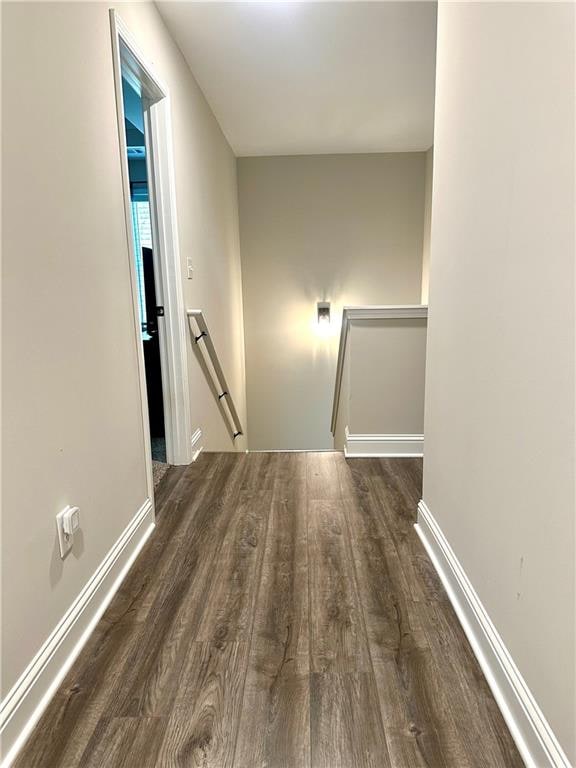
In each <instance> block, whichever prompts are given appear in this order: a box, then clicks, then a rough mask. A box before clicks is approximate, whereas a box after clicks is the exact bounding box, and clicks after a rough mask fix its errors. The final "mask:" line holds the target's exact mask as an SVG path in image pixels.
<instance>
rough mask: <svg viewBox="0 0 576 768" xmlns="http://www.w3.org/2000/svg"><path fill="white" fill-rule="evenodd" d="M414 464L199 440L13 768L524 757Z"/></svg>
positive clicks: (434, 763)
mask: <svg viewBox="0 0 576 768" xmlns="http://www.w3.org/2000/svg"><path fill="white" fill-rule="evenodd" d="M421 473H422V467H421V461H420V460H417V459H360V460H352V461H346V460H345V459H344V457H343V456H342V455H341V454H338V453H328V452H327V453H307V454H306V453H248V454H244V453H236V454H233V453H221V454H217V453H213V454H209V453H206V454H202V455H201V456H200V458H199V460H198V461H197V462H196V463H195V464H192V465H190V466H189V467H186V468H185V469H175V468H173V469H171V470H170V471H169V473H168V475H167V476H166V477H165V478H164V480H163V482H162V484H161V485H160V488H159V493H158V496H157V500H156V503H157V530H156V532H155V535H154V536H152V537H151V539H150V540H149V541H148V543H147V545H146V547H145V549H144V550H143V552H142V554H141V556H140V557H139V558H138V559H137V561H136V562H135V564H134V566H133V568H132V570H131V571H130V573H129V575H128V577H127V578H126V580H125V582H124V583H123V585H122V587H121V589H120V591H119V592H118V593H117V595H116V597H115V599H114V600H113V602H112V603H111V605H110V607H109V608H108V610H107V612H106V613H105V615H104V617H103V619H102V620H101V621H100V623H99V625H98V626H97V628H96V630H95V631H94V633H93V634H92V636H91V637H90V639H89V640H88V643H87V645H86V646H85V648H84V650H83V651H82V653H81V655H80V657H79V659H78V660H77V662H76V663H75V665H74V666H73V668H72V670H71V672H70V673H69V674H68V676H67V677H66V679H65V681H64V684H63V685H62V687H61V688H60V690H59V692H58V693H57V694H56V696H55V697H54V699H53V700H52V702H51V704H50V705H49V707H48V709H47V710H46V712H45V714H44V716H43V717H42V719H41V720H40V722H39V724H38V726H37V728H36V730H35V731H34V733H33V735H32V737H31V739H30V740H29V742H28V744H27V746H26V747H25V748H24V750H23V752H22V753H21V754H20V756H19V758H18V760H17V762H16V763H15V765H16V766H18V768H34V767H35V766H37V767H40V766H42V768H73V767H76V766H82V768H96V767H97V766H106V767H107V768H120V766H122V767H124V768H131V767H132V766H138V768H150V767H151V766H162V768H169V766H187V767H188V766H204V767H206V768H207V767H208V766H210V767H211V768H225V767H227V766H235V767H237V768H257V767H258V766H261V767H263V766H268V768H280V767H283V768H288V767H289V766H291V767H293V768H304V767H305V766H314V768H320V767H321V766H323V767H325V768H338V767H339V766H341V767H342V768H361V767H362V766H394V768H441V767H445V768H452V767H453V768H476V766H483V767H485V768H500V767H501V766H502V767H503V766H515V767H518V768H519V767H520V766H522V765H523V763H522V761H521V759H520V757H519V755H518V752H517V750H516V748H515V746H514V743H513V741H512V739H511V737H510V735H509V733H508V730H507V728H506V726H505V724H504V721H503V719H502V716H501V714H500V712H499V710H498V708H497V706H496V703H495V701H494V699H493V697H492V695H491V693H490V690H489V688H488V686H487V684H486V682H485V680H484V677H483V676H482V673H481V672H480V669H479V667H478V664H477V662H476V660H475V658H474V656H473V654H472V651H471V649H470V647H469V645H468V643H467V640H466V638H465V636H464V634H463V632H462V629H461V627H460V625H459V623H458V621H457V619H456V616H455V614H454V613H453V610H452V608H451V607H450V604H449V603H448V600H447V598H446V596H445V594H444V591H443V589H442V587H441V586H440V584H439V583H438V581H437V577H436V575H435V572H434V571H433V568H432V566H431V564H430V562H429V560H428V558H427V556H426V554H425V553H424V550H423V548H422V546H421V544H420V541H419V539H418V537H417V535H416V533H415V531H414V528H413V522H414V519H415V513H416V505H417V503H418V500H419V499H420V497H421Z"/></svg>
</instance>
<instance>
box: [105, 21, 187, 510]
mask: <svg viewBox="0 0 576 768" xmlns="http://www.w3.org/2000/svg"><path fill="white" fill-rule="evenodd" d="M110 24H111V31H112V48H113V63H114V81H115V86H116V110H117V116H118V133H119V139H120V151H121V155H122V157H121V170H122V182H123V187H124V198H125V218H126V230H127V239H128V247H129V252H130V261H131V264H130V270H131V279H132V293H133V304H134V313H135V327H136V340H137V345H138V347H139V350H138V361H139V368H140V388H141V392H142V393H143V395H142V403H143V422H144V432H145V442H146V444H147V446H146V452H147V454H148V455H147V463H148V464H149V465H150V466H149V468H148V471H149V479H148V482H149V490H148V492H149V494H150V495H151V494H152V492H153V491H152V489H153V480H152V470H151V467H152V463H151V462H152V454H151V450H150V446H149V443H150V436H149V425H148V406H147V394H146V370H145V366H144V356H143V351H142V349H140V348H141V347H142V342H141V332H140V320H139V314H138V294H137V281H136V274H135V256H134V244H133V240H132V212H131V209H130V178H129V172H128V158H127V150H126V138H125V135H124V105H123V100H122V64H123V62H124V63H125V64H126V66H127V67H128V69H129V70H130V72H131V73H133V77H134V78H135V79H136V80H140V81H141V82H142V84H143V87H144V88H145V89H146V97H147V98H146V103H145V110H144V134H145V141H146V150H147V152H146V164H147V173H148V185H149V192H150V206H151V210H152V211H153V216H152V242H153V249H152V252H153V258H154V267H155V268H154V277H155V281H156V297H157V301H158V303H159V304H161V305H163V306H164V317H163V318H159V320H158V337H159V343H160V358H161V366H160V367H161V373H162V392H163V403H164V422H165V432H166V458H167V461H168V463H169V464H189V463H190V461H191V460H192V450H191V446H190V434H191V417H190V399H189V386H188V353H187V342H188V339H187V329H186V318H185V313H184V292H183V287H182V269H181V264H180V247H179V241H178V227H177V212H176V186H175V181H174V152H173V146H172V124H171V110H170V94H169V92H168V89H167V88H166V87H165V86H164V84H163V83H162V81H161V80H160V78H159V77H158V76H157V74H156V73H155V72H154V71H153V69H152V67H151V66H150V65H149V64H148V63H147V62H146V59H145V57H144V56H143V54H142V52H141V51H140V50H139V49H138V47H137V45H136V43H135V42H134V39H133V38H132V36H131V34H130V33H129V31H128V29H127V27H126V25H125V24H124V23H123V21H122V19H120V18H119V16H118V15H117V14H116V12H115V11H114V10H113V9H112V10H111V11H110ZM121 43H122V44H123V46H124V49H122V50H123V51H124V53H122V51H121ZM126 52H127V53H126ZM128 59H129V60H128Z"/></svg>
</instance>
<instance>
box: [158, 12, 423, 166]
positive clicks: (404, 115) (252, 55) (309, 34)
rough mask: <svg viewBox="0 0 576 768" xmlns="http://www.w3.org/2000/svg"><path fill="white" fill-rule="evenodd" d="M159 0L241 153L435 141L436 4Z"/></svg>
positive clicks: (398, 146) (384, 147) (398, 147)
mask: <svg viewBox="0 0 576 768" xmlns="http://www.w3.org/2000/svg"><path fill="white" fill-rule="evenodd" d="M157 5H158V8H159V10H160V13H161V14H162V16H163V18H164V20H165V23H166V25H167V26H168V29H169V30H170V32H171V34H172V36H173V37H174V38H175V40H176V42H177V43H178V45H179V46H180V49H181V50H182V53H183V54H184V56H185V57H186V60H187V61H188V64H189V66H190V68H191V69H192V71H193V73H194V75H195V77H196V80H197V81H198V84H199V85H200V87H201V88H202V90H203V92H204V94H205V96H206V98H207V99H208V102H209V103H210V106H211V107H212V110H213V111H214V114H215V115H216V118H217V119H218V122H219V123H220V125H221V127H222V130H223V131H224V133H225V135H226V137H227V139H228V141H229V142H230V145H231V146H232V149H233V150H234V152H235V153H236V154H237V155H238V156H244V155H300V154H324V153H348V152H404V151H418V150H425V149H428V148H429V147H430V146H431V144H432V141H433V117H434V72H435V60H436V3H435V2H354V1H352V2H294V1H292V2H277V1H274V0H270V1H269V2H182V1H181V0H180V1H179V2H157Z"/></svg>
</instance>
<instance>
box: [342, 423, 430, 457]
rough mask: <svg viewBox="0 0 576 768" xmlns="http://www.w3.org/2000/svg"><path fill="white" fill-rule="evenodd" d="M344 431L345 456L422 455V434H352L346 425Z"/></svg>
mask: <svg viewBox="0 0 576 768" xmlns="http://www.w3.org/2000/svg"><path fill="white" fill-rule="evenodd" d="M344 432H345V440H344V455H345V456H346V458H354V457H362V456H363V457H364V458H370V457H394V456H398V457H401V456H404V457H409V456H423V455H424V435H354V434H350V432H349V430H348V427H346V429H345V430H344Z"/></svg>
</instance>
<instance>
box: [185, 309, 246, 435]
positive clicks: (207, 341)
mask: <svg viewBox="0 0 576 768" xmlns="http://www.w3.org/2000/svg"><path fill="white" fill-rule="evenodd" d="M186 315H187V316H188V318H194V320H195V321H196V325H197V326H198V333H197V334H196V333H195V332H194V330H193V329H192V332H193V333H194V343H195V344H199V343H200V342H201V341H202V342H203V343H204V347H205V349H206V351H207V352H208V357H209V358H210V362H211V363H212V368H213V369H214V373H215V374H216V379H217V382H218V400H222V399H224V402H225V403H226V405H227V406H228V411H229V412H230V417H231V419H232V423H233V425H234V429H233V430H232V432H233V434H232V439H233V440H236V438H237V437H239V436H240V435H243V434H244V431H243V429H242V424H241V422H240V417H239V416H238V411H237V410H236V406H235V405H234V401H233V399H232V395H231V394H230V387H229V386H228V382H227V381H226V377H225V376H224V371H223V370H222V366H221V365H220V360H219V359H218V354H217V353H216V348H215V347H214V342H213V341H212V337H211V335H210V332H209V330H208V326H207V324H206V319H205V318H204V313H203V312H202V310H201V309H189V310H187V311H186Z"/></svg>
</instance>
